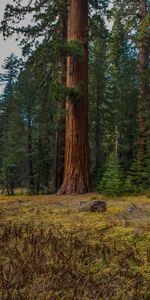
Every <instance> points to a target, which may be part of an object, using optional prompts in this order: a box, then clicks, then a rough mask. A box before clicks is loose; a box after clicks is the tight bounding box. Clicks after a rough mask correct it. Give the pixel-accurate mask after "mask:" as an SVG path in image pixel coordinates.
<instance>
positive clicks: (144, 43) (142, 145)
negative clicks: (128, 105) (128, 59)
mask: <svg viewBox="0 0 150 300" xmlns="http://www.w3.org/2000/svg"><path fill="white" fill-rule="evenodd" d="M146 15H147V0H140V17H141V25H142V23H143V20H144V19H145V17H146ZM141 30H142V32H141V36H142V37H141V38H140V40H139V72H140V99H139V131H140V136H139V143H138V146H139V147H138V154H139V155H141V156H144V154H145V150H146V140H147V111H148V110H149V109H150V106H149V105H150V103H149V101H150V99H149V96H150V94H149V82H148V64H149V50H148V43H149V42H148V40H147V37H146V36H145V34H144V32H143V30H144V26H141Z"/></svg>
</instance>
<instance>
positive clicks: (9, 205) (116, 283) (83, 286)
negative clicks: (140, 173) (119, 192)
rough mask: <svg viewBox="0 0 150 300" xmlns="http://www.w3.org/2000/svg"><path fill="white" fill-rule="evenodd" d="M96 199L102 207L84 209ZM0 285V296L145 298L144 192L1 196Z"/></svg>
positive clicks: (148, 251)
mask: <svg viewBox="0 0 150 300" xmlns="http://www.w3.org/2000/svg"><path fill="white" fill-rule="evenodd" d="M95 199H105V200H106V201H107V207H108V209H107V211H106V212H104V213H92V212H88V211H83V209H82V208H83V207H84V206H85V205H86V202H88V201H91V200H95ZM132 203H133V204H135V205H136V209H135V211H134V210H133V211H132V210H131V209H130V208H131V207H132V205H133V204H132ZM0 285H1V292H0V293H1V294H0V299H2V300H11V299H14V300H27V299H30V300H33V299H34V300H62V299H63V300H69V299H70V300H71V299H72V300H73V299H74V300H102V299H103V300H130V299H131V300H149V299H150V196H149V195H147V196H146V195H145V196H130V197H121V198H109V199H107V198H106V197H103V196H101V195H98V194H87V195H79V196H78V195H74V196H57V195H39V196H28V195H16V196H13V197H10V196H2V195H1V196H0Z"/></svg>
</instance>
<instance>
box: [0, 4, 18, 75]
mask: <svg viewBox="0 0 150 300" xmlns="http://www.w3.org/2000/svg"><path fill="white" fill-rule="evenodd" d="M7 4H13V0H0V22H1V21H2V20H3V14H4V9H5V6H6V5H7ZM12 52H14V53H15V54H16V55H17V56H21V49H20V47H19V46H18V45H17V42H16V41H15V37H12V38H8V39H7V40H6V41H4V39H3V36H2V34H0V73H1V72H2V64H3V62H4V59H5V58H6V57H7V56H9V55H10V54H11V53H12Z"/></svg>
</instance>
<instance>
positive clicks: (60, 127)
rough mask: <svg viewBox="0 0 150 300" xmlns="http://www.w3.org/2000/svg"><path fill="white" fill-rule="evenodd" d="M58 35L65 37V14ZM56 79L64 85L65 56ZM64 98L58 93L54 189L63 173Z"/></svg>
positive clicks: (58, 184) (60, 180)
mask: <svg viewBox="0 0 150 300" xmlns="http://www.w3.org/2000/svg"><path fill="white" fill-rule="evenodd" d="M59 22H60V36H61V39H62V40H63V41H65V40H66V39H67V24H66V23H67V22H66V16H62V15H60V20H59ZM58 68H59V70H58V81H59V83H60V85H63V86H65V85H66V58H63V57H62V58H61V59H60V61H59V64H58ZM65 102H66V101H65V99H64V95H60V96H59V99H58V104H57V111H58V119H57V130H56V165H55V190H56V191H57V190H58V189H59V188H60V186H61V184H62V182H63V175H64V156H65V116H64V112H65Z"/></svg>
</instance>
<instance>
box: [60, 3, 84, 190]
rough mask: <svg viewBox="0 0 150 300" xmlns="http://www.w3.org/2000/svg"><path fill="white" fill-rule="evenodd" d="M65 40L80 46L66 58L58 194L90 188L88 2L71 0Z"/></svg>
mask: <svg viewBox="0 0 150 300" xmlns="http://www.w3.org/2000/svg"><path fill="white" fill-rule="evenodd" d="M68 42H74V44H77V45H78V46H79V47H81V48H82V49H83V53H82V55H81V56H80V57H77V56H73V55H70V56H69V57H68V59H67V87H68V89H69V90H70V94H69V96H68V97H67V103H66V146H65V171H64V181H63V184H62V186H61V188H60V190H59V193H65V194H71V193H86V192H88V191H89V190H90V184H89V158H88V1H87V0H71V1H70V2H69V7H68Z"/></svg>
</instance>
